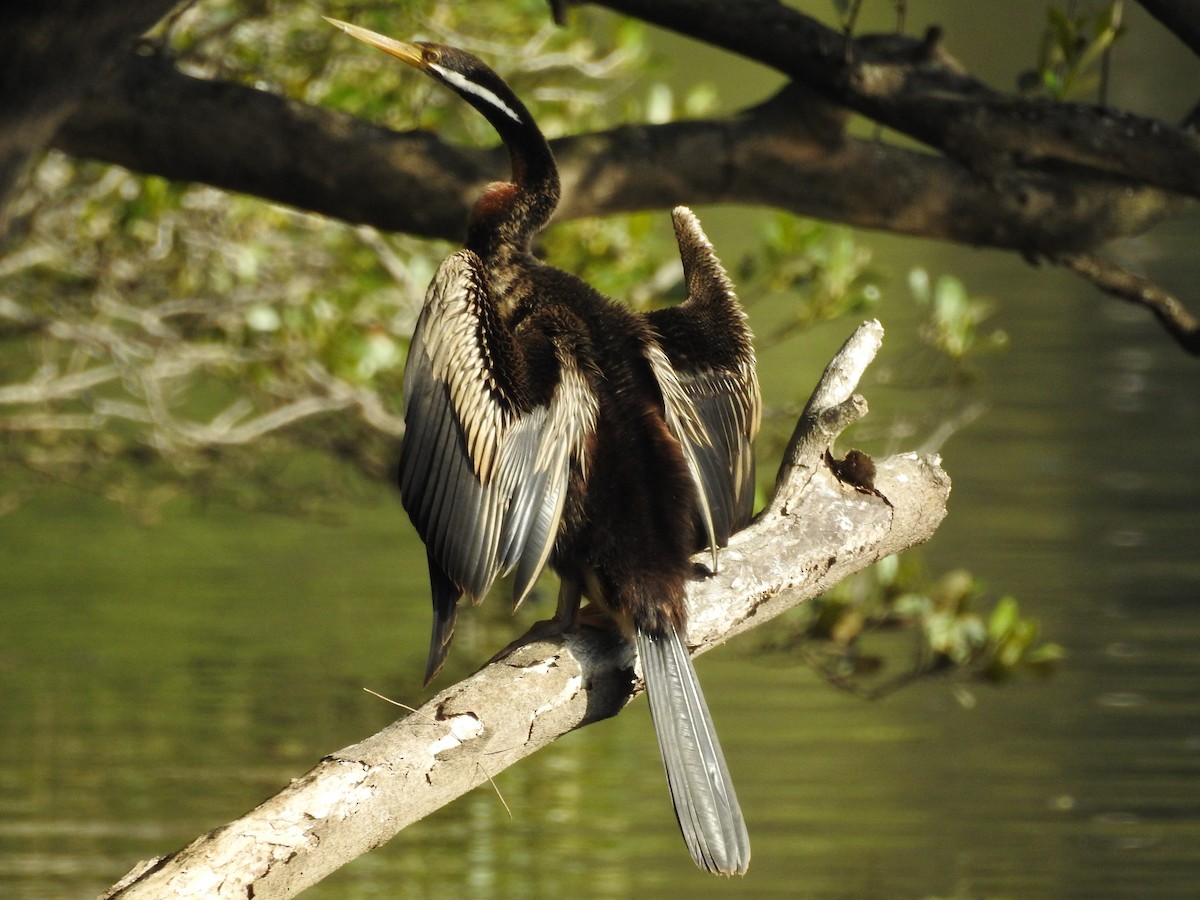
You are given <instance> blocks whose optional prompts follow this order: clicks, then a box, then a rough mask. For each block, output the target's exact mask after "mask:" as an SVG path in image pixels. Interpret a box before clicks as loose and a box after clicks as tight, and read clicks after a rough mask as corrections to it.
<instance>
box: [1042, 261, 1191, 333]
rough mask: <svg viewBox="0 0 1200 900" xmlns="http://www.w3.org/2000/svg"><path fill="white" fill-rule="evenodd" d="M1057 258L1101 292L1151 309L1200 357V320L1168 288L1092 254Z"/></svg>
mask: <svg viewBox="0 0 1200 900" xmlns="http://www.w3.org/2000/svg"><path fill="white" fill-rule="evenodd" d="M1054 261H1055V262H1057V263H1058V264H1059V265H1062V266H1065V267H1067V268H1068V269H1070V270H1071V271H1072V272H1075V273H1076V274H1078V275H1081V276H1083V277H1084V278H1086V279H1087V280H1088V281H1090V282H1091V283H1092V284H1094V285H1096V287H1098V288H1100V289H1101V290H1102V291H1105V292H1106V293H1108V294H1111V295H1112V296H1114V297H1117V298H1119V299H1121V300H1127V301H1129V302H1130V303H1133V304H1136V305H1137V306H1143V307H1145V308H1146V309H1148V310H1150V311H1151V312H1152V313H1154V315H1155V316H1156V317H1157V318H1158V320H1159V322H1161V323H1162V325H1163V327H1164V328H1166V330H1167V332H1168V333H1169V334H1170V335H1171V336H1172V337H1173V338H1175V340H1176V341H1178V342H1179V345H1180V346H1181V347H1183V348H1184V349H1185V350H1186V351H1187V352H1188V353H1191V354H1192V355H1193V356H1200V320H1197V319H1196V317H1195V316H1194V315H1192V313H1191V312H1190V311H1189V310H1188V309H1187V308H1186V307H1185V306H1184V305H1183V304H1182V303H1180V302H1179V299H1178V298H1177V297H1175V296H1173V295H1172V294H1171V293H1170V292H1169V291H1166V290H1164V289H1163V288H1162V287H1160V286H1159V285H1157V284H1155V283H1154V282H1152V281H1150V280H1149V279H1146V278H1143V277H1142V276H1140V275H1135V274H1134V273H1133V272H1130V271H1129V270H1128V269H1124V268H1122V267H1121V266H1118V265H1117V264H1116V263H1112V262H1109V261H1107V260H1104V259H1101V258H1099V257H1098V256H1093V255H1092V254H1088V253H1085V254H1079V255H1076V254H1064V255H1062V256H1059V257H1057V258H1056V259H1055V260H1054Z"/></svg>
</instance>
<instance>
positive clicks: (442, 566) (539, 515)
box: [399, 250, 598, 672]
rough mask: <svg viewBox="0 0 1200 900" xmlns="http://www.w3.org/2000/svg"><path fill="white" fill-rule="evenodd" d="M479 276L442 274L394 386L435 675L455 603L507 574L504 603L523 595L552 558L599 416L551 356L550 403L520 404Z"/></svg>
mask: <svg viewBox="0 0 1200 900" xmlns="http://www.w3.org/2000/svg"><path fill="white" fill-rule="evenodd" d="M482 273H483V269H482V264H481V263H480V261H479V259H478V257H476V256H475V255H474V254H473V253H471V252H470V251H465V250H464V251H460V252H458V253H455V254H452V255H451V256H450V257H448V258H447V259H446V260H445V262H443V263H442V265H441V267H440V268H439V269H438V273H437V275H436V276H435V277H434V279H433V282H432V283H431V284H430V287H429V292H428V294H427V295H426V299H425V306H424V308H423V309H422V311H421V316H420V319H419V320H418V322H417V327H416V331H415V332H414V335H413V341H412V345H411V347H410V349H409V359H408V363H407V367H406V369H405V375H404V391H405V407H404V416H405V425H406V431H405V438H404V444H403V447H402V449H401V456H400V467H399V481H400V495H401V499H402V500H403V503H404V507H405V509H406V510H407V511H408V513H409V516H410V517H411V519H412V521H413V525H414V526H415V527H416V529H417V531H418V533H419V534H420V535H421V537H422V538H423V539H424V541H425V543H426V548H427V551H428V554H429V565H430V577H431V581H432V582H433V586H434V607H435V625H434V627H435V631H443V632H445V633H444V634H442V635H436V636H435V638H434V640H433V641H431V648H430V653H431V657H430V667H431V671H433V672H436V668H437V666H440V661H438V662H436V664H435V660H434V658H433V656H434V651H435V650H436V649H437V648H438V647H440V648H441V650H440V655H441V656H442V657H444V655H445V646H446V643H448V641H449V636H450V631H451V630H452V629H453V623H454V615H453V606H454V604H456V603H457V600H458V597H459V595H462V594H465V595H466V596H467V597H469V598H470V599H471V600H473V601H475V602H478V601H479V600H480V599H482V598H483V597H484V596H485V595H486V594H487V593H488V591H489V590H490V589H491V587H492V584H493V583H494V582H495V580H496V578H497V577H499V576H500V575H502V574H505V573H507V572H508V571H510V570H512V569H513V568H514V567H516V568H517V569H518V577H517V581H516V584H515V586H514V596H513V599H514V601H515V602H517V603H519V602H520V601H521V600H523V599H524V597H525V596H526V595H527V594H528V592H529V590H530V589H531V588H532V586H533V583H534V581H535V580H536V579H537V576H538V574H539V573H540V572H541V570H542V569H543V568H544V567H545V565H546V563H547V561H548V560H549V558H550V553H551V550H552V549H553V546H554V539H555V536H556V534H557V532H558V523H559V520H560V518H561V515H562V509H563V503H564V500H565V497H566V492H567V482H568V478H569V477H570V473H571V468H572V466H582V465H583V454H584V447H585V443H586V439H587V436H588V435H589V434H590V433H591V432H592V431H593V430H594V429H595V420H596V416H597V415H598V403H597V400H596V398H595V395H594V394H593V393H592V391H591V389H590V387H589V386H588V384H587V381H586V379H585V378H584V376H583V374H582V373H581V372H580V371H579V370H578V368H577V367H576V365H575V363H574V361H573V358H572V357H571V355H570V354H568V353H566V352H560V348H559V347H558V346H557V344H555V345H554V346H555V351H556V361H557V364H558V381H557V384H556V385H555V386H554V388H553V390H552V391H551V392H550V393H549V400H548V402H544V403H540V404H538V403H533V402H531V401H530V400H529V398H528V397H526V396H523V395H522V394H521V391H520V389H519V388H516V387H513V386H512V385H514V384H519V383H520V380H521V379H520V378H516V377H513V375H512V373H508V377H505V378H501V377H500V375H501V373H499V372H497V371H496V369H495V366H496V362H495V361H496V360H497V359H505V360H507V361H509V364H511V365H516V366H521V365H524V361H523V357H522V356H521V353H520V347H519V344H518V340H517V337H516V336H515V335H514V334H513V333H512V332H511V331H510V330H509V329H508V328H507V327H506V326H505V325H504V324H503V323H502V322H500V320H499V318H498V316H497V315H496V313H495V310H494V307H493V305H492V303H491V302H490V301H489V299H488V296H487V292H486V287H485V279H484V276H483V274H482ZM545 339H547V340H550V341H551V342H552V343H553V340H554V339H553V337H552V336H546V337H545ZM518 374H520V373H518ZM448 585H449V587H448ZM456 592H457V593H456ZM450 597H453V600H449V599H448V598H450Z"/></svg>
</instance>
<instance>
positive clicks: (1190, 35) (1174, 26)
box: [1138, 0, 1200, 56]
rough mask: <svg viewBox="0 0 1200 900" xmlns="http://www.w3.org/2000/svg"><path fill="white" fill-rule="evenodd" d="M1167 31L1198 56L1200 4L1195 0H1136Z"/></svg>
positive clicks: (1199, 54)
mask: <svg viewBox="0 0 1200 900" xmlns="http://www.w3.org/2000/svg"><path fill="white" fill-rule="evenodd" d="M1138 2H1139V5H1140V6H1141V7H1142V8H1143V9H1145V10H1146V12H1148V13H1150V15H1152V16H1154V18H1156V19H1158V21H1160V22H1161V23H1162V24H1163V25H1164V26H1165V27H1166V28H1167V30H1168V31H1170V32H1171V33H1172V34H1174V35H1175V36H1176V37H1177V38H1179V39H1180V40H1181V41H1183V42H1184V43H1185V44H1187V45H1188V47H1190V48H1191V50H1192V52H1193V53H1195V54H1196V55H1197V56H1200V4H1197V3H1196V0H1138Z"/></svg>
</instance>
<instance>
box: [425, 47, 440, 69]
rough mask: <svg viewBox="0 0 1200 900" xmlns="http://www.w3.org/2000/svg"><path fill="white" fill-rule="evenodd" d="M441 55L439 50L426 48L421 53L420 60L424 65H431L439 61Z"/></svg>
mask: <svg viewBox="0 0 1200 900" xmlns="http://www.w3.org/2000/svg"><path fill="white" fill-rule="evenodd" d="M441 58H442V54H441V51H440V50H435V49H434V48H433V47H426V48H425V49H424V50H422V51H421V59H422V61H424V63H425V64H426V65H429V66H431V65H433V64H434V63H437V62H439V61H440V60H441Z"/></svg>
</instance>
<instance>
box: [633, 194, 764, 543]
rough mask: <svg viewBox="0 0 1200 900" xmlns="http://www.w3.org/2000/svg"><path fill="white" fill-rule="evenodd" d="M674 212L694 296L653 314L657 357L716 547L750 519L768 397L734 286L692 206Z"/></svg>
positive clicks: (670, 415) (661, 380) (676, 429)
mask: <svg viewBox="0 0 1200 900" xmlns="http://www.w3.org/2000/svg"><path fill="white" fill-rule="evenodd" d="M673 219H674V222H675V235H676V239H677V240H678V243H679V252H680V257H681V258H682V260H683V273H684V282H685V285H686V287H687V292H688V296H687V299H686V300H685V301H684V302H683V303H681V304H680V305H679V306H676V307H672V308H670V309H663V310H656V311H654V312H652V313H650V314H649V316H648V318H649V319H650V322H651V324H652V325H653V326H654V328H655V331H656V333H657V335H658V341H659V346H660V347H661V349H662V353H663V356H664V357H665V360H666V364H665V366H664V364H663V362H662V361H656V360H655V359H654V358H653V356H651V360H650V362H651V366H652V368H654V370H655V373H656V375H658V378H659V384H660V386H661V387H662V389H663V397H664V400H665V402H666V405H667V407H668V425H670V426H671V428H672V431H673V432H674V434H675V435H676V437H677V438H678V439H679V441H680V444H681V445H683V447H684V452H685V455H686V456H687V458H688V464H689V466H690V467H691V468H692V471H693V477H694V478H695V480H696V484H697V487H698V488H699V491H700V493H701V495H702V497H703V500H702V503H701V509H700V518H701V525H702V526H703V528H704V530H705V531H706V533H707V534H708V535H709V539H710V542H711V543H712V546H713V548H714V550H715V548H716V547H718V546H724V545H725V544H726V543H727V542H728V540H729V537H730V535H731V534H732V533H733V532H734V531H736V530H737V529H738V528H740V527H741V526H743V525H744V524H746V522H747V521H749V519H750V515H751V512H752V509H753V503H754V451H753V442H754V437H755V435H756V434H757V433H758V426H759V422H760V419H761V416H762V397H761V393H760V391H759V386H758V377H757V375H756V374H755V369H754V365H755V361H754V349H753V346H752V345H751V335H750V329H749V326H748V325H747V323H746V315H745V312H744V311H743V310H742V307H741V304H740V303H739V302H738V299H737V296H736V295H735V294H734V290H733V285H732V283H731V282H730V280H729V277H728V275H726V273H725V269H724V268H723V267H722V265H721V262H720V260H719V259H717V256H716V253H715V252H714V251H713V248H712V244H710V243H709V241H708V238H707V236H705V234H704V231H703V229H702V228H701V227H700V222H699V220H698V219H697V218H696V216H695V215H694V214H693V213H692V212H691V210H689V209H687V208H685V207H678V208H677V209H676V210H675V211H674V213H673ZM668 369H669V370H670V374H667V370H668ZM672 423H675V424H672ZM698 435H699V436H698Z"/></svg>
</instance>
